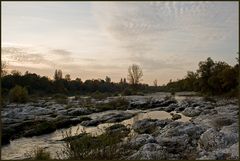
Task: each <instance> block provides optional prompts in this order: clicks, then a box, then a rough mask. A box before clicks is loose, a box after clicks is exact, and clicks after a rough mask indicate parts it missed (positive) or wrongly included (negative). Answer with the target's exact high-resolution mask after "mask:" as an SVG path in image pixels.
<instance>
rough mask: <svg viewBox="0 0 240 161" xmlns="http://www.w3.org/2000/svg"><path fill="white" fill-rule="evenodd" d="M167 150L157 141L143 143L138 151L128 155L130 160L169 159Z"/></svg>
mask: <svg viewBox="0 0 240 161" xmlns="http://www.w3.org/2000/svg"><path fill="white" fill-rule="evenodd" d="M166 155H167V153H166V150H165V149H163V148H162V147H161V146H159V145H158V144H156V143H148V144H145V145H143V146H142V147H141V148H140V149H139V150H138V151H137V152H136V153H134V154H133V155H131V156H130V157H128V158H127V159H128V160H161V159H167V156H166Z"/></svg>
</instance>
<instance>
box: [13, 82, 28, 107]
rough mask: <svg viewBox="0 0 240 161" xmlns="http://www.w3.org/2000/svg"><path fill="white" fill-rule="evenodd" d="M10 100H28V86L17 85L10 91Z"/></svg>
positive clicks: (22, 101) (19, 101)
mask: <svg viewBox="0 0 240 161" xmlns="http://www.w3.org/2000/svg"><path fill="white" fill-rule="evenodd" d="M9 99H10V102H17V103H25V102H27V100H28V91H27V89H26V88H23V87H21V86H18V85H16V86H15V87H14V88H12V89H11V90H10V92H9Z"/></svg>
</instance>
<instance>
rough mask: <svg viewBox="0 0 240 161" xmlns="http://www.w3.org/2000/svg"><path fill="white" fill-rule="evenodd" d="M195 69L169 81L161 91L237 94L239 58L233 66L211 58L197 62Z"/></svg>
mask: <svg viewBox="0 0 240 161" xmlns="http://www.w3.org/2000/svg"><path fill="white" fill-rule="evenodd" d="M198 66H199V68H198V69H197V71H195V72H192V71H189V72H187V76H185V78H183V79H180V80H177V81H171V80H170V81H169V83H168V84H167V85H165V86H162V90H163V91H170V92H178V91H195V92H200V93H202V94H205V95H223V94H229V96H237V94H238V84H239V59H238V63H237V64H236V65H235V66H230V65H228V64H227V63H225V62H222V61H218V62H216V61H215V62H214V61H213V60H212V59H211V58H207V60H206V61H201V62H199V65H198Z"/></svg>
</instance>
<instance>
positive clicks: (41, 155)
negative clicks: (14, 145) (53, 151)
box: [25, 147, 51, 160]
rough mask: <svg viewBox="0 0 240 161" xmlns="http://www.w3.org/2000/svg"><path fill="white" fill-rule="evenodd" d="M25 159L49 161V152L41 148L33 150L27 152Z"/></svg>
mask: <svg viewBox="0 0 240 161" xmlns="http://www.w3.org/2000/svg"><path fill="white" fill-rule="evenodd" d="M25 155H26V157H27V158H29V159H31V160H49V159H51V156H50V152H47V151H45V150H44V149H43V148H39V147H37V148H35V149H33V150H32V151H30V152H27V153H26V154H25Z"/></svg>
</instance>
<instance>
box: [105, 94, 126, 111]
mask: <svg viewBox="0 0 240 161" xmlns="http://www.w3.org/2000/svg"><path fill="white" fill-rule="evenodd" d="M109 105H110V106H112V107H113V109H127V107H128V105H129V103H128V101H127V100H126V99H124V98H121V97H120V98H117V99H115V100H113V101H111V102H109Z"/></svg>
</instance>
